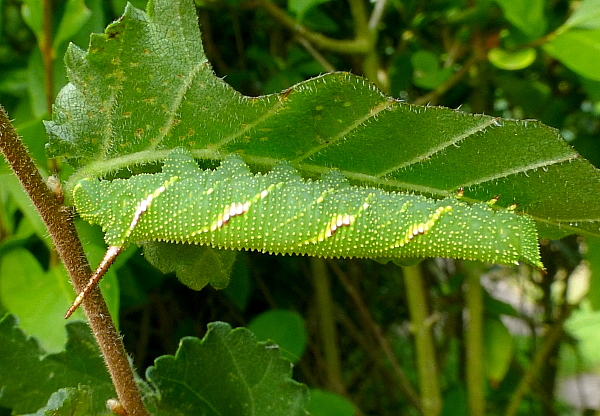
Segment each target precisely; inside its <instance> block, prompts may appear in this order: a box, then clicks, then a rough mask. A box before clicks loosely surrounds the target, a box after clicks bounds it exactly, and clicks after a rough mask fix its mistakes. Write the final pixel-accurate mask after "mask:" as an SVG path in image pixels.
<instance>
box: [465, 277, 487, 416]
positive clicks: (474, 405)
mask: <svg viewBox="0 0 600 416" xmlns="http://www.w3.org/2000/svg"><path fill="white" fill-rule="evenodd" d="M466 306H467V310H468V311H469V321H468V326H467V334H466V373H467V403H468V404H469V415H470V416H483V415H484V414H485V392H484V374H483V359H484V358H483V289H482V287H481V282H480V281H479V276H478V275H476V274H475V273H468V276H467V293H466Z"/></svg>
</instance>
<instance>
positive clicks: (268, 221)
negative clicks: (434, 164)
mask: <svg viewBox="0 0 600 416" xmlns="http://www.w3.org/2000/svg"><path fill="white" fill-rule="evenodd" d="M73 198H74V203H75V207H76V209H77V212H78V213H79V215H80V216H81V217H82V218H83V219H84V220H86V221H88V222H90V223H92V224H100V225H101V226H102V228H103V230H104V231H105V232H106V235H105V240H106V243H107V244H108V245H109V250H108V252H107V255H106V256H105V260H104V261H103V262H102V263H101V264H100V266H99V267H98V270H97V271H96V273H94V277H93V278H92V279H91V280H90V283H89V284H88V286H90V287H89V289H87V288H86V289H87V291H89V290H91V288H92V287H93V286H94V285H95V282H94V279H95V281H96V282H97V281H98V280H99V279H100V277H101V276H102V274H104V272H105V271H106V269H108V267H109V266H110V264H111V263H112V260H114V257H115V256H116V255H117V254H118V253H119V252H120V251H121V250H122V249H123V248H124V247H126V246H127V245H129V244H130V243H141V242H145V241H167V242H173V243H196V244H206V245H210V246H213V247H217V248H229V249H246V250H258V251H261V252H265V253H275V254H307V255H311V256H323V257H364V258H373V259H378V258H380V259H386V258H402V257H416V258H421V257H451V258H461V259H472V260H484V261H488V262H491V263H501V264H516V263H518V262H519V261H525V262H527V263H529V264H532V265H534V266H536V267H538V268H543V265H542V264H541V262H540V255H539V248H538V243H537V231H536V228H535V225H534V223H533V220H532V219H531V218H530V217H528V216H526V215H517V214H515V213H514V212H512V211H507V210H500V211H495V210H494V209H492V208H491V207H490V206H489V205H488V204H482V203H478V204H473V205H469V204H467V203H465V202H462V201H460V200H458V199H456V198H446V199H443V200H435V199H431V198H426V197H423V196H419V195H410V194H406V193H399V192H386V191H383V190H380V189H376V188H367V187H357V186H351V185H350V184H349V183H348V182H347V180H346V179H345V178H344V177H343V176H342V175H341V174H340V173H339V172H338V171H335V170H333V171H331V172H329V173H328V174H326V175H325V176H324V177H323V178H322V180H318V181H311V180H305V179H303V178H302V177H301V176H300V175H299V174H298V172H297V171H296V170H295V169H294V168H293V167H291V166H290V165H289V164H287V163H280V164H278V165H277V166H276V167H275V168H274V169H273V170H272V171H271V172H270V173H268V174H253V173H252V172H251V171H250V169H249V168H248V166H247V165H246V164H245V163H244V161H243V160H242V159H241V158H240V157H239V156H235V155H231V156H228V157H227V158H226V159H225V160H224V161H223V163H222V164H221V166H219V167H218V168H217V169H215V170H206V171H205V170H201V169H200V168H199V167H198V165H197V163H196V161H195V160H194V159H193V157H192V155H191V154H190V153H189V152H188V151H187V150H185V149H182V148H178V149H175V150H173V151H172V152H171V153H170V155H169V156H168V157H167V159H166V160H165V162H164V166H163V169H162V172H161V173H155V174H141V175H136V176H133V177H131V178H129V179H116V180H113V181H98V180H96V179H83V180H81V181H80V182H79V183H78V184H77V185H76V186H75V188H74V190H73ZM87 291H86V290H84V291H83V292H82V293H81V294H80V295H79V296H78V300H76V302H75V303H74V306H72V309H73V310H75V308H76V307H77V306H78V305H79V303H81V301H82V299H83V297H84V296H85V293H84V292H86V293H87ZM70 311H71V310H70ZM68 315H70V313H68Z"/></svg>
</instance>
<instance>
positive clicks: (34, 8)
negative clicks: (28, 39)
mask: <svg viewBox="0 0 600 416" xmlns="http://www.w3.org/2000/svg"><path fill="white" fill-rule="evenodd" d="M21 15H22V16H23V20H24V21H25V23H27V26H29V28H30V29H31V31H32V32H33V33H34V34H35V36H36V37H37V38H38V41H39V39H40V38H41V36H42V35H43V29H42V19H43V18H42V15H43V5H42V0H26V1H25V2H24V3H23V5H22V6H21Z"/></svg>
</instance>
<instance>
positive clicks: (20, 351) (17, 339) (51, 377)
mask: <svg viewBox="0 0 600 416" xmlns="http://www.w3.org/2000/svg"><path fill="white" fill-rule="evenodd" d="M67 333H68V337H69V341H68V343H67V347H66V350H65V351H63V352H61V353H58V354H47V352H46V351H44V350H43V349H42V348H40V346H39V344H38V343H37V341H36V339H34V338H28V337H27V336H26V335H25V334H24V333H23V332H22V330H21V329H20V328H19V327H18V325H17V321H16V319H15V317H14V316H13V315H5V316H4V317H3V318H1V319H0V345H1V347H0V406H4V407H8V408H12V409H13V411H14V412H15V413H16V414H22V413H32V412H36V411H37V410H38V409H39V408H41V407H42V406H45V405H46V403H47V402H48V399H49V398H50V396H51V395H52V394H53V393H54V392H56V391H58V390H59V389H60V388H65V387H77V386H80V385H82V386H83V385H87V386H91V387H92V388H93V394H92V395H91V396H88V397H90V398H89V399H88V400H89V406H90V408H91V409H92V410H93V411H92V414H98V413H104V412H105V402H106V400H107V399H109V398H112V397H116V393H115V392H114V390H113V386H112V383H111V381H110V378H109V376H108V372H107V371H106V367H105V365H104V362H103V361H102V358H101V357H100V351H99V349H98V346H97V345H96V343H95V342H94V339H93V337H92V334H91V333H90V330H89V327H88V326H87V325H86V324H85V323H83V322H80V321H76V322H72V323H70V324H68V325H67ZM48 405H50V403H48Z"/></svg>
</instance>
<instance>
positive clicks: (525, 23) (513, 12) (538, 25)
mask: <svg viewBox="0 0 600 416" xmlns="http://www.w3.org/2000/svg"><path fill="white" fill-rule="evenodd" d="M496 3H498V4H499V5H500V8H501V9H502V12H503V13H504V16H505V17H506V20H508V21H509V22H510V23H512V24H513V25H514V26H515V27H516V28H518V29H519V30H520V31H521V32H523V33H524V34H525V35H527V36H529V37H530V38H537V37H539V36H542V35H543V34H544V32H545V31H546V25H547V23H546V17H545V16H544V8H545V7H546V1H545V0H496Z"/></svg>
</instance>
